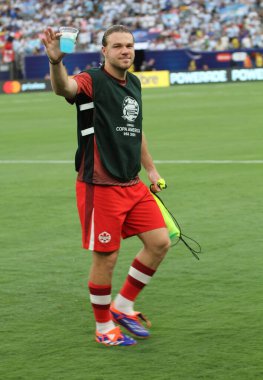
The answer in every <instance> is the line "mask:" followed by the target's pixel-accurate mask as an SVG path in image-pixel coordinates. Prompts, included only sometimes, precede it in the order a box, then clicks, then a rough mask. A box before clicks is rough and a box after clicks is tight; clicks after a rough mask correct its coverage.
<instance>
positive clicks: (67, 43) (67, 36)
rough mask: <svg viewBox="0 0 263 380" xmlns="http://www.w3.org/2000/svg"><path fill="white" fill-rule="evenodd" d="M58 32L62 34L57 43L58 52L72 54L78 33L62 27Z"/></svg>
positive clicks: (73, 29)
mask: <svg viewBox="0 0 263 380" xmlns="http://www.w3.org/2000/svg"><path fill="white" fill-rule="evenodd" d="M59 32H60V33H62V35H61V37H60V43H59V47H60V51H61V52H62V53H73V52H74V50H75V45H76V39H77V35H78V32H79V31H78V29H76V28H72V27H70V26H62V27H60V28H59Z"/></svg>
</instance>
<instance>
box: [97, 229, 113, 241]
mask: <svg viewBox="0 0 263 380" xmlns="http://www.w3.org/2000/svg"><path fill="white" fill-rule="evenodd" d="M99 241H100V242H101V243H109V242H110V241H111V235H110V234H109V233H108V232H106V231H104V232H101V233H100V234H99Z"/></svg>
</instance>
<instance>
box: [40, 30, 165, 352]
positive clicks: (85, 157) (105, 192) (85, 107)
mask: <svg viewBox="0 0 263 380" xmlns="http://www.w3.org/2000/svg"><path fill="white" fill-rule="evenodd" d="M59 38H60V34H59V33H55V32H54V31H53V30H52V29H51V28H48V29H46V30H45V31H44V37H43V39H42V41H43V43H44V45H45V48H46V53H47V55H48V58H49V62H50V77H51V82H52V87H53V90H54V92H55V93H56V94H57V95H60V96H64V97H65V98H66V99H67V100H68V101H69V102H70V103H72V104H73V103H75V104H76V108H77V120H78V128H77V133H78V149H77V152H76V158H75V165H76V170H77V172H78V175H77V182H76V197H77V206H78V212H79V217H80V221H81V226H82V241H83V247H84V248H86V249H89V250H91V251H92V265H91V268H90V275H89V283H88V286H89V291H90V301H91V304H92V308H93V312H94V317H95V321H96V341H97V342H98V343H102V344H104V345H107V346H111V345H119V346H129V345H134V344H136V340H135V339H134V338H132V337H130V336H129V335H126V334H123V332H122V331H121V330H120V327H119V325H120V326H122V327H124V328H126V329H127V330H128V331H129V332H130V333H131V334H132V335H134V336H135V337H139V338H147V337H148V336H149V335H150V333H149V330H148V328H146V327H145V326H144V325H143V324H142V323H141V320H144V321H146V323H147V320H146V318H145V317H144V316H143V314H141V313H140V312H136V311H134V302H135V300H136V298H137V296H138V295H139V294H140V292H141V291H142V289H143V288H144V286H145V285H147V284H148V283H149V281H150V280H151V277H152V276H153V275H154V273H155V271H156V270H157V268H158V266H159V265H160V263H161V261H162V260H163V258H164V257H165V254H166V253H167V251H168V249H169V246H170V239H169V236H168V232H167V228H166V225H165V222H164V219H163V217H162V215H161V213H160V210H159V208H158V206H157V205H156V203H155V201H154V199H153V197H152V195H151V193H150V191H149V189H148V187H147V186H146V185H145V184H144V183H143V182H142V181H141V180H140V178H139V176H138V173H139V171H140V169H141V164H142V166H143V167H144V168H145V170H146V172H147V175H148V178H149V180H150V183H152V184H153V188H154V190H155V191H156V192H158V191H160V189H159V188H158V186H157V181H158V180H159V179H160V175H159V173H158V172H157V170H156V168H155V165H154V163H153V160H152V157H151V155H150V153H149V151H148V147H147V143H146V139H145V136H144V134H143V133H142V100H141V86H140V81H139V79H138V78H137V77H136V76H135V75H133V74H131V73H130V72H128V69H129V68H130V66H131V65H132V64H133V61H134V56H135V52H134V38H133V35H132V33H131V32H130V31H129V30H128V29H127V28H126V27H124V26H122V25H115V26H112V27H110V28H109V29H108V30H106V32H105V33H104V36H103V39H102V49H101V51H102V54H103V56H104V63H103V65H102V66H101V67H100V68H96V69H90V70H87V71H84V72H81V73H79V74H77V75H75V76H74V77H73V78H69V77H68V75H67V72H66V69H65V67H64V66H63V63H62V59H63V53H61V51H60V50H59ZM134 235H137V236H138V237H139V239H140V240H141V242H142V245H143V248H142V249H141V251H140V252H139V253H138V254H137V256H136V257H135V258H134V260H133V262H132V264H131V266H130V269H129V273H128V276H127V278H126V281H125V282H124V284H123V286H122V288H121V290H120V292H119V294H118V295H117V296H116V298H115V300H114V302H111V283H112V276H113V270H114V267H115V264H116V261H117V258H118V254H119V248H120V241H121V238H128V237H130V236H134ZM149 325H150V324H149V323H148V325H147V327H149Z"/></svg>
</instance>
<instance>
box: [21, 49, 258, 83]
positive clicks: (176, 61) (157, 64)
mask: <svg viewBox="0 0 263 380" xmlns="http://www.w3.org/2000/svg"><path fill="white" fill-rule="evenodd" d="M150 60H154V62H153V65H152V67H153V69H154V70H169V71H171V72H172V71H187V70H189V71H195V70H214V69H216V70H220V69H229V68H243V67H245V68H253V67H262V66H263V49H249V50H236V51H216V52H215V51H213V52H197V51H193V50H190V49H180V50H159V51H156V50H152V51H150V50H143V51H142V50H139V51H137V52H136V61H135V66H136V67H135V70H136V71H140V65H141V64H142V63H143V62H148V61H150ZM246 61H248V62H246ZM63 62H64V64H65V66H66V68H67V71H68V74H69V75H73V74H74V73H76V72H77V71H82V70H85V69H87V68H90V67H94V66H95V67H97V66H98V65H99V64H100V63H101V62H102V57H101V54H100V53H99V52H97V53H74V54H69V55H67V56H65V58H64V60H63ZM25 74H26V78H25V79H35V78H38V79H40V78H42V79H44V78H47V76H48V75H49V63H48V59H47V56H45V55H43V56H42V55H41V56H28V57H26V58H25Z"/></svg>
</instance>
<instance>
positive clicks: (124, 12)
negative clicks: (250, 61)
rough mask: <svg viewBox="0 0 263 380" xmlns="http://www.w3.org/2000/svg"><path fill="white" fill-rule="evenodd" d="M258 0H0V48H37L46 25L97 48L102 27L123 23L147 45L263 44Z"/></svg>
mask: <svg viewBox="0 0 263 380" xmlns="http://www.w3.org/2000/svg"><path fill="white" fill-rule="evenodd" d="M262 15H263V0H262V1H261V0H259V1H257V0H224V1H221V0H199V1H191V0H183V1H179V0H114V1H113V0H108V1H100V0H38V1H36V0H9V1H2V0H0V50H1V51H2V52H3V48H4V47H5V45H7V46H8V44H9V45H10V46H11V45H12V48H13V50H14V53H15V54H23V55H25V54H26V55H27V54H28V55H30V54H42V53H43V50H44V47H43V45H42V44H41V41H40V38H41V34H42V33H43V30H44V29H45V28H46V27H47V26H51V27H53V28H54V29H55V30H57V29H58V27H59V26H62V25H69V26H75V27H77V28H78V29H79V31H80V32H79V36H78V42H77V50H79V51H98V50H99V49H100V46H101V38H102V35H103V32H104V30H105V29H106V28H107V27H109V26H110V25H112V24H124V25H127V26H128V27H129V28H130V29H131V30H132V31H134V33H135V37H136V41H137V42H138V43H139V44H142V45H143V47H144V48H146V49H150V50H162V49H181V48H190V49H193V50H203V51H214V50H227V49H238V48H253V47H258V48H262V47H263V28H262V22H261V18H262Z"/></svg>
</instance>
